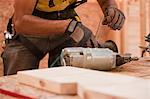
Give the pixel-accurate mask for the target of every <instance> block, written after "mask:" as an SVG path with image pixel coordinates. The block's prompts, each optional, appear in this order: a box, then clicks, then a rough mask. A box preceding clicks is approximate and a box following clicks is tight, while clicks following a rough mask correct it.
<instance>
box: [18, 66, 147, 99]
mask: <svg viewBox="0 0 150 99" xmlns="http://www.w3.org/2000/svg"><path fill="white" fill-rule="evenodd" d="M17 76H18V77H17V78H18V81H19V82H20V83H22V84H25V85H30V86H33V87H35V88H39V89H42V90H46V91H48V92H52V93H56V94H59V95H75V96H76V95H77V97H78V96H79V97H80V98H81V99H100V98H103V99H112V98H115V99H120V98H129V99H149V98H150V80H146V79H141V78H136V77H131V76H126V75H120V74H115V73H108V72H107V73H106V72H100V71H95V70H88V69H82V68H75V67H57V68H50V69H40V70H29V71H21V72H18V74H17Z"/></svg>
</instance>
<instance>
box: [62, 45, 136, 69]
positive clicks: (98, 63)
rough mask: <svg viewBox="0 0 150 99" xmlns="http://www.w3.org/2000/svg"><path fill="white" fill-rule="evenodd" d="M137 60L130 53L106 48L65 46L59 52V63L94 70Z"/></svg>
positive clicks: (114, 66)
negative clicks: (121, 52)
mask: <svg viewBox="0 0 150 99" xmlns="http://www.w3.org/2000/svg"><path fill="white" fill-rule="evenodd" d="M133 60H138V58H137V57H134V58H132V57H131V54H125V55H123V56H121V55H119V54H118V53H116V52H113V51H112V50H110V49H108V48H82V47H71V48H65V49H63V50H62V53H61V64H62V65H64V66H76V67H81V68H88V69H95V70H111V69H113V68H116V67H117V66H120V65H122V64H125V63H127V62H130V61H133Z"/></svg>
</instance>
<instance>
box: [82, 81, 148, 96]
mask: <svg viewBox="0 0 150 99" xmlns="http://www.w3.org/2000/svg"><path fill="white" fill-rule="evenodd" d="M97 97H103V98H104V99H149V98H150V82H149V81H146V82H145V81H139V82H131V83H126V84H123V85H122V84H118V85H113V86H105V87H101V88H98V87H96V86H95V87H91V88H89V89H88V90H86V91H85V93H84V98H85V99H97Z"/></svg>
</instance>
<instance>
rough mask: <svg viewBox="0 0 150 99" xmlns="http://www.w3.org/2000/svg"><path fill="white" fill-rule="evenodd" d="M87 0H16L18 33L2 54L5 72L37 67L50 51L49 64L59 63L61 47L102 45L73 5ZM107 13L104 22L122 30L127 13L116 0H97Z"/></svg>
mask: <svg viewBox="0 0 150 99" xmlns="http://www.w3.org/2000/svg"><path fill="white" fill-rule="evenodd" d="M86 1H87V0H80V1H79V0H16V2H15V13H14V16H13V23H14V30H15V36H14V37H13V40H12V41H11V42H10V43H9V44H8V45H7V46H6V48H5V51H4V53H3V55H2V57H3V62H4V75H9V74H15V73H17V71H19V70H27V69H36V68H38V66H39V61H40V60H41V59H42V58H43V57H44V56H45V55H46V54H47V53H49V67H51V66H58V65H59V55H60V53H61V49H63V48H65V47H69V46H82V47H101V46H100V44H98V43H97V41H96V40H95V39H94V36H93V35H92V32H91V31H90V30H89V29H88V28H87V27H85V26H84V25H82V23H81V22H80V18H79V17H78V15H77V13H76V12H75V11H74V8H75V7H76V6H78V5H79V4H81V3H84V2H86ZM97 1H98V3H99V5H100V7H101V8H102V11H103V13H104V16H105V18H104V21H103V25H108V26H109V27H110V28H112V29H114V30H120V29H121V28H122V26H123V24H124V20H125V17H124V15H123V13H122V12H121V11H120V10H119V9H117V5H116V2H115V0H97Z"/></svg>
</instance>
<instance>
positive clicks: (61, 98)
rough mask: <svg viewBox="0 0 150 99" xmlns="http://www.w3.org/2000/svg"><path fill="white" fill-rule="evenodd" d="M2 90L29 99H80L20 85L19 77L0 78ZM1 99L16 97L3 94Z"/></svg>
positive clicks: (75, 96) (13, 98) (0, 95)
mask: <svg viewBox="0 0 150 99" xmlns="http://www.w3.org/2000/svg"><path fill="white" fill-rule="evenodd" d="M0 89H3V90H7V91H9V92H13V93H15V94H21V95H24V96H27V97H33V98H35V99H80V97H79V96H77V95H58V94H55V93H51V92H48V91H43V90H40V89H37V88H35V87H31V86H26V85H24V84H20V83H19V82H18V80H17V76H16V75H15V76H8V77H0ZM0 97H1V99H16V98H15V97H12V96H9V95H6V94H1V93H0Z"/></svg>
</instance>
